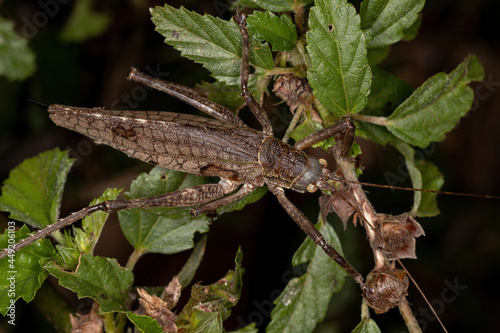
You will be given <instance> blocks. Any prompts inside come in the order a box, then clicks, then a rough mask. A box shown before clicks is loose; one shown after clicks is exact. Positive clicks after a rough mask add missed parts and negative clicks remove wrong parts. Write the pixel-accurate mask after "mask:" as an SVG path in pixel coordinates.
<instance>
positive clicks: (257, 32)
mask: <svg viewBox="0 0 500 333" xmlns="http://www.w3.org/2000/svg"><path fill="white" fill-rule="evenodd" d="M247 25H248V30H249V32H250V33H251V35H252V36H253V37H254V38H257V39H258V40H260V41H266V42H269V43H271V45H272V48H273V51H289V50H291V49H293V47H294V45H295V41H296V40H297V30H296V29H295V25H294V24H293V22H292V20H291V19H290V18H289V17H288V16H286V15H281V16H280V17H278V16H276V15H274V14H273V13H271V12H257V11H256V12H254V13H253V14H252V15H249V16H248V18H247Z"/></svg>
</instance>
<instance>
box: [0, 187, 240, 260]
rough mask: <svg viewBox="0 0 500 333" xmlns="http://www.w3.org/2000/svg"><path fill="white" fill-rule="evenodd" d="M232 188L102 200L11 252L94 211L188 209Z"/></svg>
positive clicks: (40, 232) (4, 255)
mask: <svg viewBox="0 0 500 333" xmlns="http://www.w3.org/2000/svg"><path fill="white" fill-rule="evenodd" d="M235 189H236V185H235V184H234V183H232V182H224V183H221V184H203V185H197V186H193V187H189V188H185V189H182V190H177V191H173V192H170V193H166V194H162V195H158V196H155V197H149V198H139V199H129V200H108V201H103V202H101V203H99V204H96V205H94V206H90V207H86V208H83V209H81V210H79V211H77V212H75V213H73V214H71V215H69V216H68V217H66V218H64V219H61V220H59V221H58V222H56V223H54V224H52V225H49V226H47V227H46V228H45V229H42V230H39V231H38V232H37V233H36V234H33V235H31V236H30V237H28V238H26V239H23V240H21V241H20V242H19V243H17V244H16V245H14V248H13V251H14V252H15V251H18V250H20V249H22V248H23V247H25V246H28V245H30V244H32V243H34V242H36V241H37V240H39V239H41V238H44V237H46V236H48V235H49V234H51V233H53V232H54V231H57V230H60V229H62V228H64V227H66V226H68V225H71V224H73V223H75V222H76V221H78V220H81V219H82V218H84V217H86V216H88V215H90V214H92V213H94V212H97V211H104V212H106V213H113V212H116V211H119V210H124V209H133V208H151V207H190V206H196V205H202V204H205V203H207V202H210V201H214V200H217V199H219V198H221V197H222V196H224V195H226V194H228V193H231V192H232V191H234V190H235ZM9 252H12V250H8V249H4V250H3V251H2V252H0V259H3V258H5V257H6V256H7V255H8V254H9Z"/></svg>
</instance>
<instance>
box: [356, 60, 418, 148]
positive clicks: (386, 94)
mask: <svg viewBox="0 0 500 333" xmlns="http://www.w3.org/2000/svg"><path fill="white" fill-rule="evenodd" d="M372 71H373V81H372V85H371V88H370V95H369V96H368V102H367V104H366V107H365V108H364V110H363V114H366V115H369V116H378V117H387V116H389V115H390V114H391V113H392V112H394V110H395V108H396V107H397V106H398V105H399V104H401V103H403V102H404V101H405V100H406V99H407V98H408V97H409V96H410V95H411V94H412V92H413V88H412V86H411V85H410V84H409V83H407V82H406V81H403V80H402V79H400V78H398V77H396V76H394V75H391V74H389V73H387V72H386V71H384V70H382V69H380V68H378V67H373V68H372ZM358 129H359V130H361V132H363V134H364V135H365V136H366V137H367V138H368V139H370V140H372V141H374V142H377V143H379V144H381V145H386V144H388V143H389V142H393V141H395V140H399V139H397V138H396V137H395V136H394V134H392V133H391V132H389V130H388V129H387V128H386V127H385V126H379V125H375V124H371V123H368V122H363V121H360V122H359V124H358Z"/></svg>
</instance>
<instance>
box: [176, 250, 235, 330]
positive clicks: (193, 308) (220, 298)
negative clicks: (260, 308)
mask: <svg viewBox="0 0 500 333" xmlns="http://www.w3.org/2000/svg"><path fill="white" fill-rule="evenodd" d="M242 260H243V252H242V251H241V249H238V252H237V253H236V258H235V260H234V261H235V268H234V270H230V271H229V272H228V273H227V274H226V276H225V277H223V278H222V279H220V280H218V281H217V282H215V283H213V284H211V285H208V286H203V285H201V284H199V283H197V284H195V285H194V286H193V287H192V288H191V298H190V299H189V300H188V302H187V303H186V305H185V306H184V308H183V309H182V311H181V313H180V314H179V317H178V320H177V324H178V325H179V323H182V325H183V326H182V329H184V330H186V331H188V332H200V333H201V332H207V331H210V332H222V330H223V327H222V322H223V321H224V320H226V319H227V318H228V317H229V315H230V314H231V308H233V307H234V306H235V305H236V303H237V302H238V300H239V298H240V294H241V286H242V275H243V271H244V269H243V268H242V267H241V261H242ZM179 328H181V327H179Z"/></svg>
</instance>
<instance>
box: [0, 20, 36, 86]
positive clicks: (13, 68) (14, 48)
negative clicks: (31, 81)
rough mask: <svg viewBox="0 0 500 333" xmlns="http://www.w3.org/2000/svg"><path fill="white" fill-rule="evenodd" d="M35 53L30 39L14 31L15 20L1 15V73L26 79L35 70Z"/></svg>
mask: <svg viewBox="0 0 500 333" xmlns="http://www.w3.org/2000/svg"><path fill="white" fill-rule="evenodd" d="M35 68H36V65H35V54H34V53H33V51H32V50H31V49H30V48H29V46H28V40H27V39H26V38H23V37H20V36H18V35H17V34H16V32H15V31H14V22H12V21H11V20H7V19H5V18H3V17H0V75H3V76H6V77H7V78H8V79H9V80H24V79H26V78H28V77H29V76H31V74H33V72H34V71H35Z"/></svg>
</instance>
